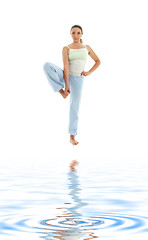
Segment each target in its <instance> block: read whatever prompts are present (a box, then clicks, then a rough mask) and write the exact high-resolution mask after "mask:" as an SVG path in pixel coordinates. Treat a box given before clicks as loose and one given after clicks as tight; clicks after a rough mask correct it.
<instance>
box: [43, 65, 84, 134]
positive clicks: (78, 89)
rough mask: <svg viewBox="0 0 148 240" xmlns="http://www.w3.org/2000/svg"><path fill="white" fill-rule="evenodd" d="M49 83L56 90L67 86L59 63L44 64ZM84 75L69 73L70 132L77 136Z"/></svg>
mask: <svg viewBox="0 0 148 240" xmlns="http://www.w3.org/2000/svg"><path fill="white" fill-rule="evenodd" d="M43 69H44V72H45V75H46V77H47V80H48V83H49V84H50V86H51V87H52V89H53V90H54V91H55V92H58V91H59V90H60V89H61V88H64V87H65V80H64V71H63V70H62V69H61V68H60V67H58V66H57V65H55V64H53V63H50V62H46V63H45V64H44V66H43ZM83 82H84V76H74V75H71V74H69V86H70V109H69V128H68V133H69V134H70V135H73V136H76V135H77V131H78V122H79V108H80V102H81V95H82V87H83Z"/></svg>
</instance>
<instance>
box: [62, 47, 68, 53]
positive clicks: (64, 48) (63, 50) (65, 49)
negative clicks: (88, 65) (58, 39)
mask: <svg viewBox="0 0 148 240" xmlns="http://www.w3.org/2000/svg"><path fill="white" fill-rule="evenodd" d="M62 52H63V54H68V52H69V48H68V46H64V47H63V49H62Z"/></svg>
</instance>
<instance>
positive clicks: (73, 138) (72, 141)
mask: <svg viewBox="0 0 148 240" xmlns="http://www.w3.org/2000/svg"><path fill="white" fill-rule="evenodd" d="M70 143H72V145H77V144H78V143H79V142H77V141H76V140H75V137H74V136H73V135H70Z"/></svg>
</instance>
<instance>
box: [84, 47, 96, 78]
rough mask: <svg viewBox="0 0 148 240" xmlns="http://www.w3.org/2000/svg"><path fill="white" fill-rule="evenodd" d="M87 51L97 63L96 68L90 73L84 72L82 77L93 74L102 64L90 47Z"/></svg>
mask: <svg viewBox="0 0 148 240" xmlns="http://www.w3.org/2000/svg"><path fill="white" fill-rule="evenodd" d="M86 47H87V50H88V55H89V56H90V57H91V58H92V59H93V60H94V61H95V64H94V66H93V67H92V68H91V69H90V70H89V71H88V72H82V73H81V75H84V76H87V75H89V74H91V73H92V72H93V71H95V70H96V69H97V68H98V67H99V65H100V64H101V61H100V59H99V58H98V56H97V55H96V53H95V52H94V51H93V50H92V48H91V47H90V46H89V45H86Z"/></svg>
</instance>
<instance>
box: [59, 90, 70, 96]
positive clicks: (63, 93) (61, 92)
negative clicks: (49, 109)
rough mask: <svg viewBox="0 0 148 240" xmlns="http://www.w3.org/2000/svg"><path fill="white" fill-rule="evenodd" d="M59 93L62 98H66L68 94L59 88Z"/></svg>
mask: <svg viewBox="0 0 148 240" xmlns="http://www.w3.org/2000/svg"><path fill="white" fill-rule="evenodd" d="M59 93H60V94H61V95H62V97H63V98H67V97H68V95H69V93H65V91H64V90H63V89H62V88H61V89H60V91H59Z"/></svg>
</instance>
